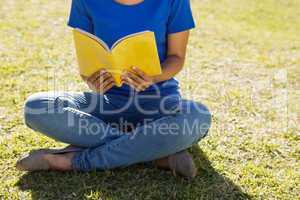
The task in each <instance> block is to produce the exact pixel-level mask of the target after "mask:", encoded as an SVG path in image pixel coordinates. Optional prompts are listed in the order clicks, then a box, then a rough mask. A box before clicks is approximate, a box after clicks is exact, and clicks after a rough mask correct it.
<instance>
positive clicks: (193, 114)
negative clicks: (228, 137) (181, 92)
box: [183, 101, 212, 138]
mask: <svg viewBox="0 0 300 200" xmlns="http://www.w3.org/2000/svg"><path fill="white" fill-rule="evenodd" d="M187 104H188V105H186V108H183V112H184V113H183V114H184V116H185V117H184V118H185V120H186V122H185V129H188V130H187V132H191V134H194V135H196V136H197V138H203V137H205V136H207V134H208V131H209V129H210V127H211V123H212V115H211V112H210V111H209V109H208V108H207V107H206V106H205V105H203V104H201V103H198V102H193V101H190V102H188V103H187Z"/></svg>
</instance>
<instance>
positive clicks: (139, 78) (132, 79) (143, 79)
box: [121, 67, 154, 92]
mask: <svg viewBox="0 0 300 200" xmlns="http://www.w3.org/2000/svg"><path fill="white" fill-rule="evenodd" d="M121 80H122V82H123V83H126V84H127V85H129V86H131V87H132V88H134V89H135V90H136V91H138V92H141V91H145V90H146V89H147V88H148V87H150V86H151V85H152V84H153V83H154V78H153V77H151V76H147V75H146V74H145V73H144V72H143V71H142V70H140V69H138V68H136V67H133V68H132V70H131V71H126V72H124V73H123V74H122V76H121Z"/></svg>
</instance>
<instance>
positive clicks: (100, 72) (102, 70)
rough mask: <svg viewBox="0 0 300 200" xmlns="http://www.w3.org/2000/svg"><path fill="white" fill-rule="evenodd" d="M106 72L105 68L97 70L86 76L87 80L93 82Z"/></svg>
mask: <svg viewBox="0 0 300 200" xmlns="http://www.w3.org/2000/svg"><path fill="white" fill-rule="evenodd" d="M106 73H108V72H107V71H106V70H105V69H100V70H99V71H97V72H95V73H94V74H92V75H91V76H90V77H88V79H87V80H88V81H89V82H95V80H97V79H98V77H99V76H101V75H103V74H106Z"/></svg>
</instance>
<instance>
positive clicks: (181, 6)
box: [168, 0, 195, 34]
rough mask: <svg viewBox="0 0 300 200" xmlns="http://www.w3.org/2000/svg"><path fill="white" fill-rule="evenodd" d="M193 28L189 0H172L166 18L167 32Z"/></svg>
mask: <svg viewBox="0 0 300 200" xmlns="http://www.w3.org/2000/svg"><path fill="white" fill-rule="evenodd" d="M192 28H195V22H194V18H193V14H192V9H191V5H190V0H173V1H172V5H171V12H170V15H169V19H168V34H172V33H178V32H182V31H186V30H189V29H192Z"/></svg>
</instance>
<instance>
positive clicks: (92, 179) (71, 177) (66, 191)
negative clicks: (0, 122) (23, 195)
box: [17, 146, 251, 200]
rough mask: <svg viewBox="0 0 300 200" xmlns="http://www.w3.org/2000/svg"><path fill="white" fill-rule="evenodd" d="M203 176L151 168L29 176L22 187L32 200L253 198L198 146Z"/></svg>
mask: <svg viewBox="0 0 300 200" xmlns="http://www.w3.org/2000/svg"><path fill="white" fill-rule="evenodd" d="M191 152H192V154H193V155H194V158H195V162H196V164H197V166H198V169H199V175H198V176H197V178H195V179H194V180H193V181H191V182H188V181H186V180H183V179H181V178H175V177H173V176H171V173H170V172H166V171H161V170H158V169H155V168H152V167H151V166H146V165H137V166H133V167H130V168H126V169H120V170H114V171H107V172H91V173H75V172H73V173H71V172H70V173H58V172H36V173H27V174H25V175H24V176H22V177H21V179H20V180H19V182H18V183H17V184H18V187H19V188H20V189H21V190H24V191H30V192H31V195H32V199H34V200H35V199H87V198H88V199H122V200H123V199H130V200H132V199H184V200H185V199H205V200H207V199H251V197H250V196H249V195H247V194H246V193H244V192H243V191H242V190H241V189H240V188H239V187H238V186H237V185H235V184H234V183H233V182H232V181H230V180H229V179H227V178H225V177H223V176H222V175H220V174H219V173H218V172H216V171H215V169H214V168H213V167H212V166H211V163H210V162H209V160H208V159H207V157H206V156H205V154H204V153H203V151H202V150H201V149H200V148H199V147H198V146H196V147H193V148H192V149H191Z"/></svg>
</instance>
